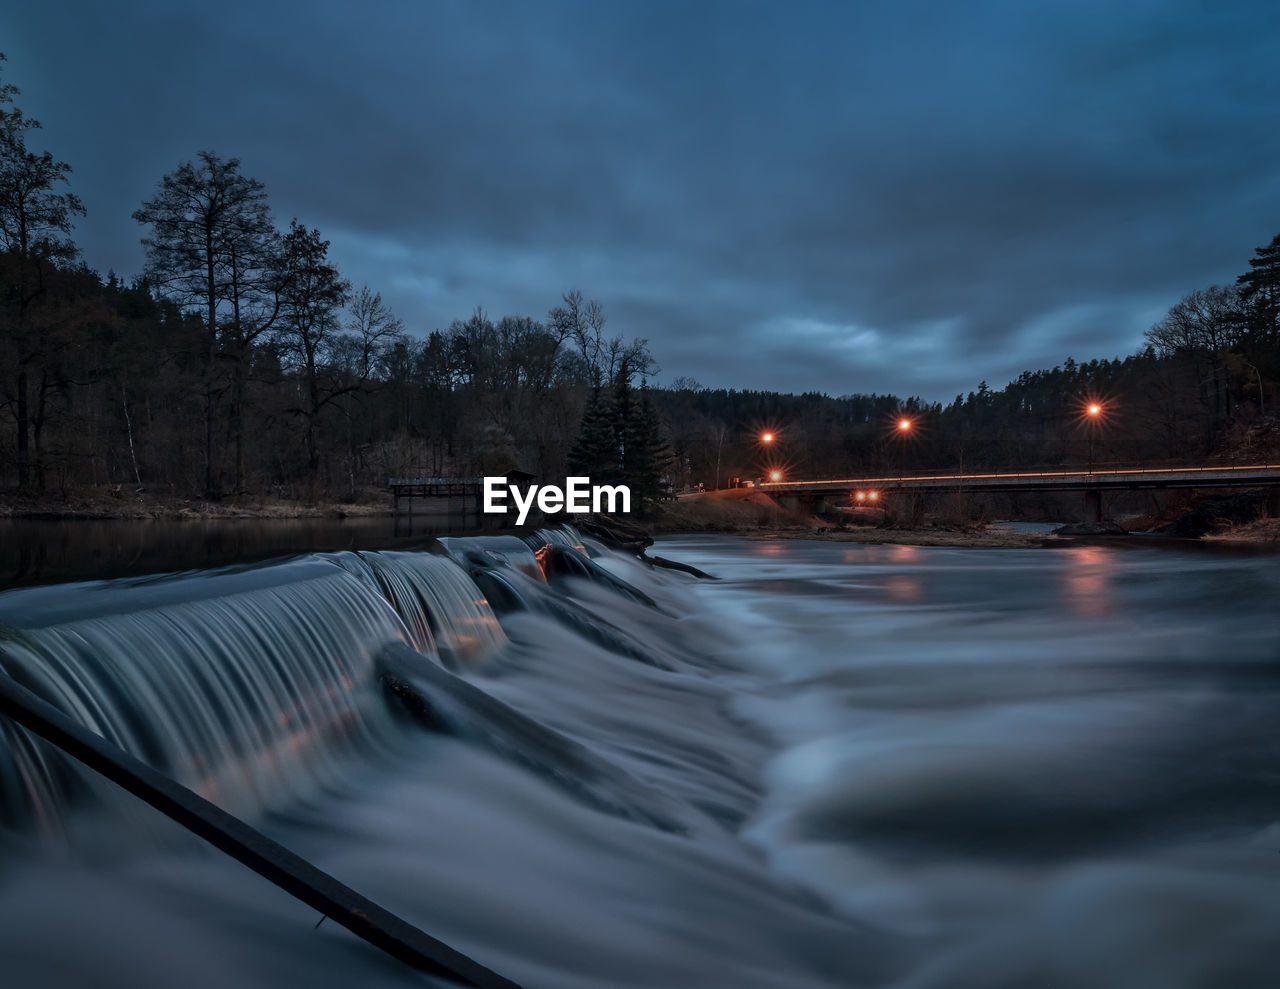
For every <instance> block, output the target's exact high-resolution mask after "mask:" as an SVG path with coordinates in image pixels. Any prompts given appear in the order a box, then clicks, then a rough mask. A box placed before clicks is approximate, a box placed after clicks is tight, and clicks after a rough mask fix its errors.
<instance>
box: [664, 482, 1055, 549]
mask: <svg viewBox="0 0 1280 989" xmlns="http://www.w3.org/2000/svg"><path fill="white" fill-rule="evenodd" d="M864 520H865V521H864ZM641 525H642V527H643V528H644V529H645V530H646V531H648V532H649V533H650V534H652V535H679V534H683V533H694V532H723V533H726V534H732V535H738V536H743V537H745V538H747V539H819V540H826V541H829V542H845V543H869V544H877V545H879V544H885V543H896V544H898V545H906V546H963V547H974V548H1006V549H1009V548H1028V547H1040V546H1045V545H1053V544H1055V543H1062V542H1065V540H1063V539H1061V538H1059V537H1057V536H1050V535H1043V534H1039V533H1027V532H1011V531H1008V530H994V529H989V528H988V527H987V526H986V525H984V524H981V523H977V524H974V525H970V526H960V525H950V524H945V523H941V522H938V521H936V520H930V519H925V520H924V521H923V522H922V523H921V524H920V525H918V526H910V527H908V526H896V525H890V524H887V520H886V518H885V515H884V513H883V512H879V511H868V512H865V513H860V514H858V515H830V516H819V515H812V514H810V513H808V512H802V511H796V510H792V509H787V508H782V507H781V506H780V505H778V504H777V503H776V502H775V501H774V500H773V499H772V498H770V497H769V496H768V495H767V494H765V493H764V492H762V491H753V490H751V489H745V490H744V489H731V490H727V491H714V492H708V493H706V494H702V495H692V496H686V497H684V498H681V499H679V500H678V501H674V502H663V503H662V504H661V505H659V506H657V507H656V508H654V509H653V510H652V511H651V513H650V516H649V517H648V518H646V519H645V520H644V521H643V522H642V523H641Z"/></svg>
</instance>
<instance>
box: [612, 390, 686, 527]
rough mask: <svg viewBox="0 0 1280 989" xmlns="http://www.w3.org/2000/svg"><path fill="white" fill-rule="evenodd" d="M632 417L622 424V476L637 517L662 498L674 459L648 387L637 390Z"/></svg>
mask: <svg viewBox="0 0 1280 989" xmlns="http://www.w3.org/2000/svg"><path fill="white" fill-rule="evenodd" d="M632 410H633V411H632V416H631V418H630V420H629V421H628V422H626V423H625V424H624V427H623V428H624V431H625V444H624V451H625V454H626V457H625V460H624V468H625V469H624V474H625V476H626V479H627V483H628V484H629V485H630V486H631V493H632V495H633V497H634V498H635V502H634V503H635V505H636V506H637V509H638V511H639V512H640V514H642V515H643V514H644V512H645V508H646V507H647V506H648V505H650V504H652V503H653V502H655V501H657V500H658V498H659V497H660V496H661V494H662V480H663V477H664V476H666V474H667V473H668V472H669V471H670V469H671V464H672V461H673V460H674V459H675V456H674V454H672V452H671V447H670V446H669V445H668V444H667V442H666V440H665V439H663V436H662V427H661V423H660V422H659V419H658V413H657V410H656V409H655V408H654V407H653V402H652V401H650V398H649V386H648V385H647V384H642V385H641V386H640V402H639V404H638V405H637V404H635V403H632Z"/></svg>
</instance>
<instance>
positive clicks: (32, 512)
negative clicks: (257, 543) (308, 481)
mask: <svg viewBox="0 0 1280 989" xmlns="http://www.w3.org/2000/svg"><path fill="white" fill-rule="evenodd" d="M392 514H394V513H393V510H392V506H391V502H390V498H389V497H388V496H387V494H386V493H385V492H383V491H368V492H362V493H361V495H360V496H359V499H358V500H357V501H354V502H335V501H318V502H314V503H312V502H306V501H299V500H294V499H289V498H263V497H259V496H239V497H227V498H223V499H219V500H217V501H213V500H209V499H204V498H180V497H173V496H164V495H154V494H151V493H150V492H142V493H134V492H128V493H121V492H117V491H115V490H113V489H108V490H106V491H103V490H101V489H95V490H91V491H83V490H81V491H67V492H61V493H57V494H54V493H48V492H46V493H43V494H39V495H25V494H13V493H6V494H4V495H0V518H4V519H31V520H43V521H62V520H68V521H69V520H72V519H89V520H96V521H107V520H111V519H166V520H179V519H209V520H214V519H346V518H373V517H376V516H381V515H392Z"/></svg>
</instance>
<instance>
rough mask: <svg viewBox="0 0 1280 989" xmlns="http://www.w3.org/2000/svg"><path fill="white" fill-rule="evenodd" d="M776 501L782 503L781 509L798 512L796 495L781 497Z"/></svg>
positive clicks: (798, 501)
mask: <svg viewBox="0 0 1280 989" xmlns="http://www.w3.org/2000/svg"><path fill="white" fill-rule="evenodd" d="M778 500H779V501H781V502H782V507H783V508H785V509H786V510H787V511H789V512H796V511H799V510H800V498H799V496H798V495H783V496H782V497H781V498H780V499H778Z"/></svg>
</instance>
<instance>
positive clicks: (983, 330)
mask: <svg viewBox="0 0 1280 989" xmlns="http://www.w3.org/2000/svg"><path fill="white" fill-rule="evenodd" d="M3 16H4V20H5V23H4V32H3V37H4V38H5V41H4V45H5V47H6V51H7V53H8V55H9V56H10V62H9V64H8V70H7V77H8V79H9V80H10V81H13V82H16V83H18V84H19V85H20V86H21V87H22V88H23V90H24V93H23V97H22V104H23V105H24V107H25V108H26V109H28V111H29V112H32V113H34V114H35V115H36V116H38V117H40V118H41V119H42V120H43V121H44V123H45V125H46V130H45V133H44V135H43V137H44V143H45V144H46V145H47V146H48V147H49V148H50V149H51V150H53V151H54V152H55V153H56V154H57V155H58V156H59V157H62V158H65V159H66V160H68V161H69V162H71V164H72V165H73V166H74V168H75V176H74V179H75V188H76V189H77V191H78V192H79V193H80V194H81V195H82V197H83V198H84V199H85V201H86V203H87V205H88V206H89V208H90V215H89V217H88V218H87V219H86V220H84V221H83V222H82V224H81V228H80V230H79V232H78V239H79V241H80V243H81V244H82V246H83V248H84V252H85V256H86V258H87V260H88V261H89V262H90V263H91V264H93V265H95V266H96V267H100V268H107V267H112V268H115V269H116V270H117V271H120V272H122V273H125V274H129V273H132V272H135V271H137V270H138V268H139V267H140V264H141V251H140V248H139V247H138V244H137V240H138V236H139V230H138V228H137V227H136V225H135V224H133V222H132V221H131V220H130V219H129V215H130V213H131V212H132V210H133V209H134V208H135V207H136V206H137V204H138V203H139V202H140V201H141V200H142V199H143V198H145V197H146V196H148V195H149V194H150V193H151V190H152V189H153V188H154V185H155V182H156V180H157V179H158V178H159V177H160V176H161V175H162V174H164V173H165V172H166V171H169V170H171V169H172V168H173V167H174V166H176V165H177V164H178V162H180V161H182V160H186V159H188V158H190V157H192V156H193V155H194V154H195V152H197V151H198V150H201V149H204V148H212V149H214V150H216V151H218V152H219V153H221V154H223V155H227V156H231V155H234V156H237V157H239V158H241V159H242V161H243V163H244V167H245V170H246V171H247V172H249V173H250V174H253V175H255V176H256V177H258V178H260V179H262V180H263V181H264V182H265V183H266V184H267V187H268V190H269V192H270V194H271V198H272V203H273V205H274V209H275V211H276V214H277V216H278V218H279V219H280V221H281V222H282V223H284V222H287V221H288V219H289V218H290V217H292V216H297V217H299V218H300V219H302V220H304V221H305V222H306V223H308V224H310V225H313V226H318V227H320V228H321V230H322V231H323V232H324V233H325V234H326V236H328V237H330V238H331V239H332V241H333V252H334V254H335V256H336V257H337V259H338V260H339V262H340V263H341V264H342V266H343V268H344V270H345V271H346V273H347V274H348V276H349V277H351V278H352V279H353V280H355V281H356V282H357V283H359V282H368V283H369V284H370V285H371V286H373V287H375V288H377V289H379V290H381V291H382V292H383V293H384V295H385V296H387V297H388V298H389V299H390V300H392V301H393V303H394V304H395V306H396V308H397V310H398V311H399V313H400V314H401V315H402V316H403V318H404V319H405V321H406V323H407V324H408V325H409V326H410V327H411V328H413V329H414V330H416V331H419V332H425V331H428V330H430V329H432V328H435V327H437V326H444V325H447V324H448V323H449V322H450V321H451V320H453V319H454V318H458V317H461V316H465V315H466V314H467V313H468V312H470V310H471V309H472V308H474V306H476V305H477V304H479V305H483V306H485V307H486V308H487V309H488V310H489V311H490V312H491V313H494V314H501V313H505V312H513V311H514V312H530V313H534V314H539V313H542V312H544V311H545V310H546V309H547V308H548V307H549V306H551V305H553V304H554V303H555V302H556V301H557V300H558V297H559V294H560V293H561V292H562V291H564V290H566V289H568V288H570V287H573V286H578V287H581V288H582V289H583V290H584V291H585V292H586V293H587V294H588V295H591V296H595V297H598V298H600V299H601V300H602V301H603V302H604V303H605V304H606V308H607V310H608V312H609V313H610V316H611V327H612V328H613V329H615V330H617V331H620V332H624V333H626V334H628V335H633V334H634V335H638V336H647V337H649V338H650V339H651V341H652V344H653V347H654V350H655V352H656V353H657V355H658V357H659V360H660V363H661V364H662V366H663V368H664V377H665V378H668V379H669V378H671V377H674V376H676V375H680V374H685V375H692V376H694V377H696V378H698V379H700V380H702V381H703V382H704V383H707V384H715V385H726V386H730V385H732V386H738V387H757V388H783V389H794V390H812V389H821V390H827V391H831V392H834V393H842V392H849V391H879V392H885V391H894V392H898V393H903V394H922V395H924V396H925V397H928V398H936V399H947V398H949V397H951V396H952V395H954V394H955V393H956V392H959V391H968V390H969V389H970V388H972V387H973V386H974V385H975V384H976V382H977V381H978V380H979V379H983V378H985V379H987V380H989V381H990V382H992V383H993V384H997V385H998V384H1001V383H1003V382H1004V381H1006V380H1008V379H1009V378H1011V377H1013V376H1014V375H1016V374H1017V373H1018V372H1019V371H1021V370H1023V369H1024V368H1031V367H1038V366H1044V365H1052V364H1054V363H1058V362H1060V361H1061V360H1063V359H1064V358H1065V357H1067V356H1068V355H1071V356H1075V357H1077V358H1079V359H1088V358H1090V357H1094V356H1114V355H1116V354H1123V353H1125V352H1128V351H1130V350H1132V349H1134V348H1135V347H1136V346H1137V345H1138V344H1139V342H1140V340H1141V335H1142V331H1143V330H1144V329H1145V328H1146V327H1147V326H1148V325H1150V322H1151V321H1152V319H1153V318H1154V317H1156V316H1158V315H1159V314H1160V312H1161V311H1162V310H1163V309H1164V308H1166V307H1167V306H1168V305H1169V304H1171V303H1172V302H1173V301H1175V300H1176V299H1177V297H1178V296H1180V295H1181V294H1182V293H1184V292H1185V291H1188V290H1190V289H1193V288H1197V287H1202V286H1205V285H1208V284H1211V283H1214V282H1222V281H1226V280H1229V279H1231V278H1232V277H1234V275H1235V274H1236V273H1238V272H1239V271H1241V270H1243V268H1244V267H1245V263H1246V260H1247V258H1248V257H1249V255H1250V254H1251V252H1252V249H1253V248H1254V247H1255V246H1256V245H1258V244H1261V243H1265V242H1266V241H1267V240H1269V239H1270V238H1271V236H1273V235H1274V233H1275V232H1276V231H1277V230H1280V173H1278V172H1277V171H1276V169H1275V168H1274V162H1275V161H1277V160H1280V127H1278V126H1277V123H1280V119H1278V117H1280V78H1278V77H1277V76H1276V74H1275V73H1274V71H1273V62H1274V58H1273V56H1274V52H1275V51H1276V50H1280V19H1278V17H1280V15H1278V14H1277V13H1276V11H1275V9H1274V6H1273V5H1272V4H1270V3H1254V4H1235V5H1223V4H1209V3H1199V2H1163V3H1156V2H1137V3H1130V4H1123V5H1117V4H1112V3H1106V4H1102V3H1096V2H1095V3H1088V2H1070V3H1067V2H1058V3H1037V4H1028V3H1025V2H1016V3H1013V2H1010V3H990V4H985V5H981V6H978V5H959V4H940V3H922V2H903V3H896V4H870V3H858V4H852V3H830V4H818V3H810V4H798V5H795V4H792V5H786V6H785V7H784V5H782V4H776V3H769V4H765V3H748V2H723V3H699V4H684V3H674V2H644V3H640V2H636V3H627V4H589V3H538V4H527V3H478V2H456V3H449V2H433V3H419V2H403V3H390V2H383V3H371V4H365V5H361V6H359V7H357V6H355V5H351V4H345V3H343V4H339V3H307V4H302V3H298V4H293V5H275V4H273V5H264V4H258V3H253V4H250V3H243V2H240V0H229V2H226V3H223V4H220V5H216V6H209V5H200V6H196V5H173V4H171V3H134V4H131V5H129V6H128V9H127V10H121V9H119V8H109V7H104V6H102V5H95V4H89V3H72V4H61V5H43V6H41V7H40V8H39V9H37V8H36V6H35V5H30V6H29V7H27V8H26V9H22V10H11V11H9V12H8V13H7V14H5V15H3Z"/></svg>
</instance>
